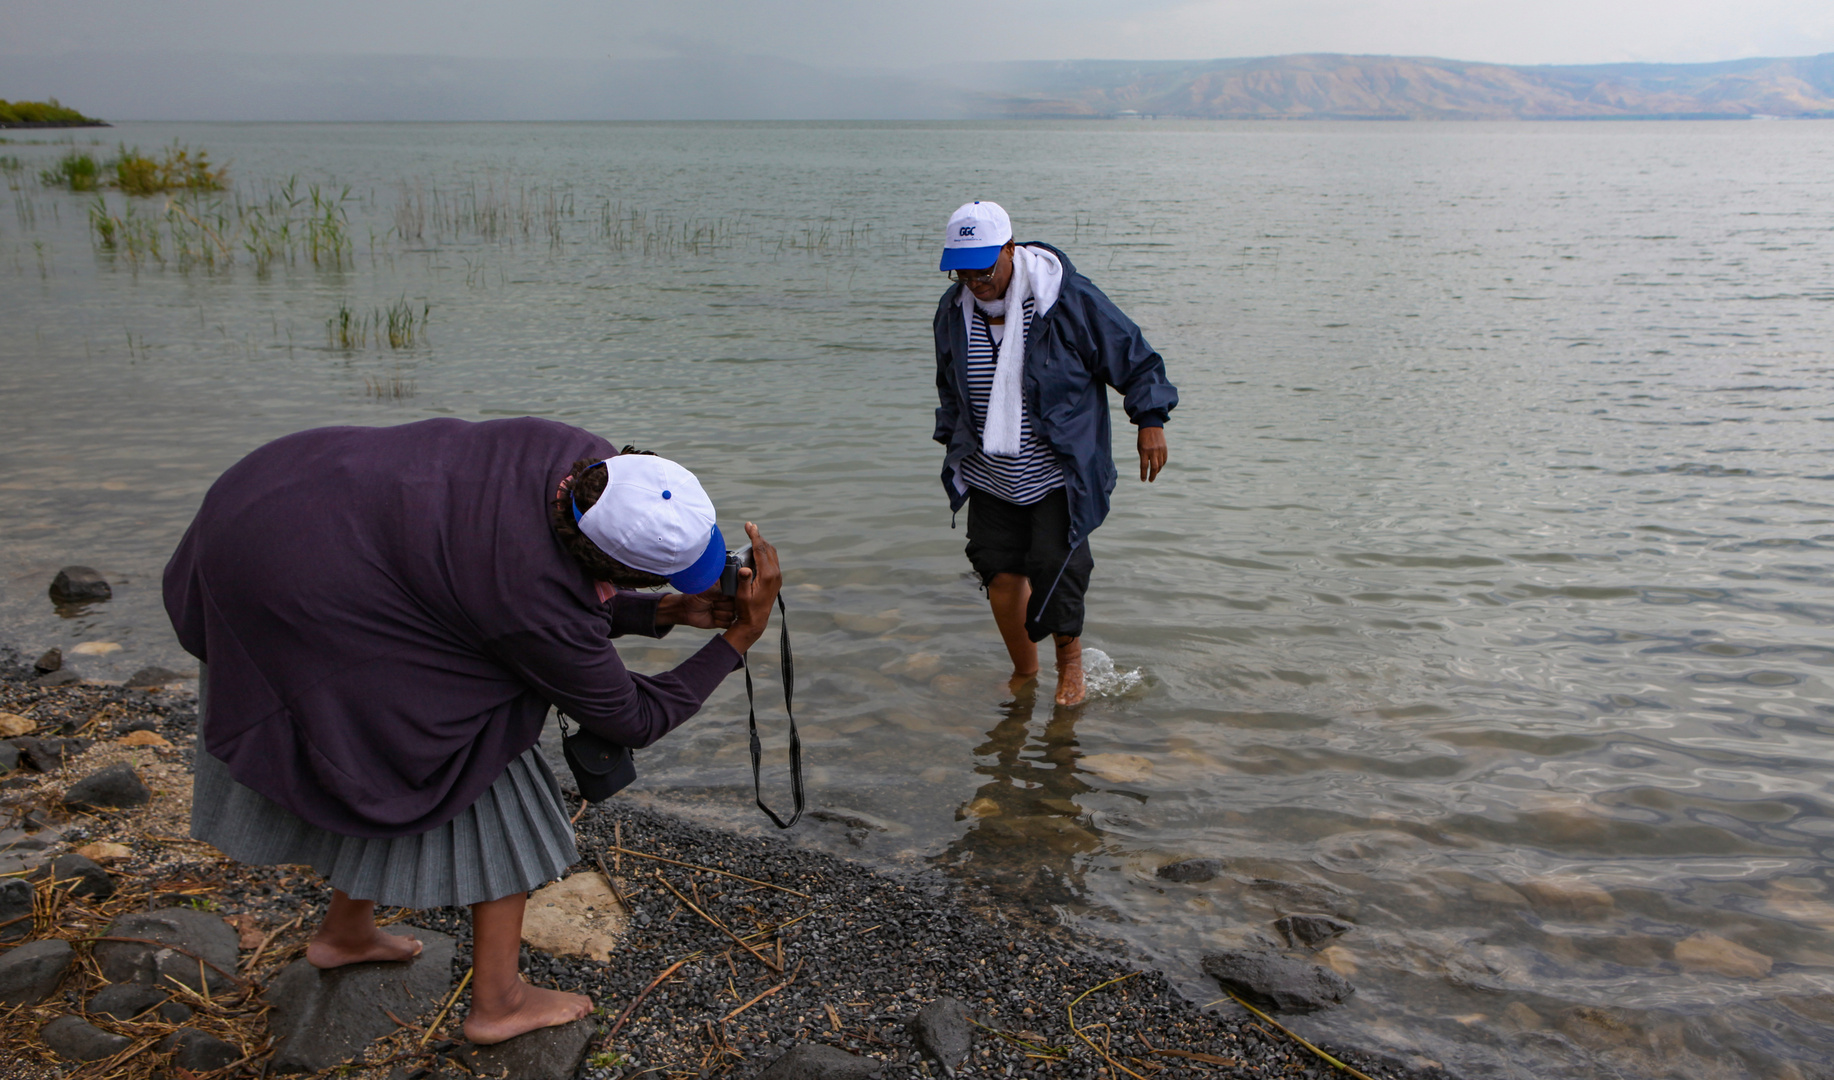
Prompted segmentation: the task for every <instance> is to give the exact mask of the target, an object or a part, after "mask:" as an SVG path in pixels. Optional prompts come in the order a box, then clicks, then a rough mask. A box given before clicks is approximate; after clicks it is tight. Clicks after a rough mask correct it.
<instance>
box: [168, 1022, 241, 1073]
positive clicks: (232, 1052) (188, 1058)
mask: <svg viewBox="0 0 1834 1080" xmlns="http://www.w3.org/2000/svg"><path fill="white" fill-rule="evenodd" d="M159 1049H160V1050H162V1051H164V1052H166V1053H168V1054H171V1055H172V1064H174V1065H177V1066H178V1067H179V1068H181V1069H190V1070H191V1071H192V1072H209V1071H210V1070H212V1069H221V1068H223V1067H224V1066H225V1065H228V1064H230V1063H231V1062H234V1061H236V1060H238V1059H239V1058H241V1056H242V1051H240V1050H238V1049H236V1048H235V1046H234V1045H232V1044H230V1043H226V1042H224V1041H223V1040H222V1039H219V1038H217V1037H215V1036H214V1035H206V1034H204V1033H203V1032H201V1031H199V1030H197V1029H196V1028H179V1029H178V1030H177V1031H174V1032H173V1033H172V1034H170V1035H167V1036H166V1037H165V1038H163V1039H161V1040H160V1041H159Z"/></svg>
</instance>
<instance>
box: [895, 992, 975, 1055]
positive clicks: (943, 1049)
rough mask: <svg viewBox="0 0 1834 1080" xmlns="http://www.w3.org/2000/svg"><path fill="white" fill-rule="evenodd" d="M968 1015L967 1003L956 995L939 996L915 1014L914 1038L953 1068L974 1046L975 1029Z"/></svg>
mask: <svg viewBox="0 0 1834 1080" xmlns="http://www.w3.org/2000/svg"><path fill="white" fill-rule="evenodd" d="M968 1018H969V1013H968V1007H967V1006H966V1005H963V1004H962V1003H961V1002H959V1001H957V1000H955V999H954V998H952V997H939V998H937V999H936V1000H935V1001H932V1002H930V1003H929V1004H928V1005H925V1006H924V1007H923V1008H921V1009H919V1010H917V1015H916V1016H914V1017H912V1018H911V1022H910V1032H911V1041H912V1042H914V1043H916V1044H917V1049H919V1050H921V1051H923V1052H924V1053H926V1054H928V1055H929V1056H931V1057H933V1058H935V1059H936V1061H937V1062H938V1063H939V1064H941V1065H942V1066H943V1067H944V1068H946V1069H953V1068H955V1067H956V1066H957V1065H960V1064H961V1063H962V1060H963V1059H964V1058H966V1057H967V1056H968V1051H969V1050H971V1049H973V1047H974V1029H973V1028H972V1027H971V1026H970V1024H969V1022H968Z"/></svg>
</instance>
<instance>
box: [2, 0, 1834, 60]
mask: <svg viewBox="0 0 1834 1080" xmlns="http://www.w3.org/2000/svg"><path fill="white" fill-rule="evenodd" d="M0 26H3V27H5V32H4V33H3V34H0V54H15V55H17V54H37V55H40V56H42V55H44V54H46V53H57V52H64V51H77V50H81V51H116V50H120V51H131V52H141V51H151V52H164V53H173V52H196V51H210V52H216V51H228V52H259V53H418V54H435V55H451V56H477V57H543V56H564V57H572V58H589V57H600V56H617V57H633V56H652V57H654V56H665V55H670V54H671V53H677V52H689V53H704V52H731V53H740V54H757V53H761V54H768V55H773V56H780V57H783V58H786V59H791V60H797V61H801V62H803V63H810V64H816V65H822V66H828V65H835V66H865V67H880V66H887V65H891V66H921V65H926V64H931V63H946V62H951V61H963V60H1058V59H1208V58H1213V57H1241V56H1265V55H1273V54H1279V53H1294V52H1354V53H1399V54H1407V55H1417V56H1438V57H1448V58H1452V59H1460V60H1480V61H1492V62H1497V63H1513V64H1536V63H1597V62H1606V61H1620V60H1647V61H1672V62H1692V61H1705V60H1729V59H1736V58H1739V57H1748V56H1802V55H1807V54H1811V53H1820V52H1834V0H1510V2H1496V0H1003V2H999V3H992V2H984V0H983V2H968V0H880V2H873V0H866V2H860V0H666V2H664V0H652V2H646V3H633V2H629V0H514V2H511V0H440V2H437V3H435V2H433V0H312V2H310V3H300V2H293V3H285V4H282V3H272V2H265V3H264V2H261V0H158V2H156V3H149V2H147V0H80V2H76V0H55V2H53V0H0Z"/></svg>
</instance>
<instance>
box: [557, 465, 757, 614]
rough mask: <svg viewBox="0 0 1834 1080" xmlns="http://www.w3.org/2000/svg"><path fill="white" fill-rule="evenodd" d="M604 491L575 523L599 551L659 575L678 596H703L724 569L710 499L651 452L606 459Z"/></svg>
mask: <svg viewBox="0 0 1834 1080" xmlns="http://www.w3.org/2000/svg"><path fill="white" fill-rule="evenodd" d="M605 469H606V471H607V473H608V474H609V475H608V476H607V477H606V481H605V491H604V493H603V494H601V495H600V496H599V499H598V501H597V502H595V503H593V504H592V506H591V507H590V508H589V509H587V510H586V512H585V513H583V514H582V513H581V512H580V510H579V506H578V504H577V503H576V504H575V505H574V507H573V517H574V520H575V521H576V522H578V523H579V528H580V531H581V532H583V533H585V534H586V536H587V538H588V539H590V540H591V541H592V542H593V544H595V545H596V546H597V547H598V549H599V550H600V551H603V552H604V553H605V554H607V555H609V556H611V557H612V558H614V559H616V560H618V561H619V562H621V563H623V564H624V565H625V566H628V567H630V568H631V569H632V570H641V571H643V572H644V573H646V574H655V575H657V576H659V577H665V578H667V579H668V580H669V584H670V585H671V586H673V587H675V588H676V589H679V590H681V591H682V592H684V593H701V592H706V591H707V590H708V589H711V588H712V587H713V586H714V585H715V584H717V583H718V582H719V580H720V571H721V570H723V569H725V567H726V538H725V537H723V536H721V535H720V527H719V525H717V524H715V522H714V516H713V500H712V499H709V498H708V497H707V492H706V491H705V490H704V489H702V487H701V486H700V481H699V480H696V479H695V478H694V474H693V473H691V472H689V471H688V470H686V469H684V468H682V467H681V466H680V465H677V464H676V463H675V462H673V461H670V460H669V459H668V458H662V457H657V456H655V455H654V454H619V455H618V456H617V457H614V458H607V459H606V461H605Z"/></svg>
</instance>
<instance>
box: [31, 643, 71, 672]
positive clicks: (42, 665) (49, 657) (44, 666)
mask: <svg viewBox="0 0 1834 1080" xmlns="http://www.w3.org/2000/svg"><path fill="white" fill-rule="evenodd" d="M63 666H64V650H62V649H46V650H45V651H44V653H43V654H42V655H40V656H39V658H38V659H36V660H34V661H32V670H33V671H36V672H38V673H39V674H40V675H48V674H50V673H51V672H53V671H56V670H57V669H58V668H60V667H63Z"/></svg>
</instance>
